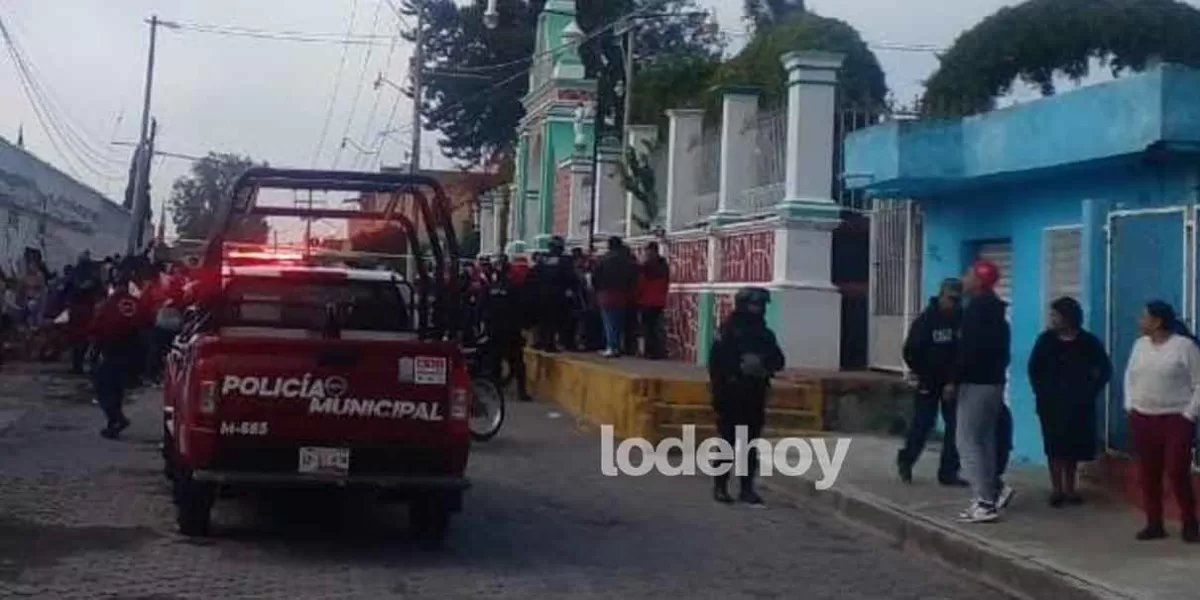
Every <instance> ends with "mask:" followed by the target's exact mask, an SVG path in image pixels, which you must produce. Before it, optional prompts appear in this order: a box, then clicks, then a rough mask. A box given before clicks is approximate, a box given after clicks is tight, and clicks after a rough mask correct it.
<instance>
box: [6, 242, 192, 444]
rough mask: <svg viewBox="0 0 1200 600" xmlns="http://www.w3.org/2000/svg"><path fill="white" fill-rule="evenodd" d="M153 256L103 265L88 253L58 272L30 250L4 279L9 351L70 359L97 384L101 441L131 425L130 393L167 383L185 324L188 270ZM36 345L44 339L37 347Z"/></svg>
mask: <svg viewBox="0 0 1200 600" xmlns="http://www.w3.org/2000/svg"><path fill="white" fill-rule="evenodd" d="M152 255H153V247H150V248H148V249H147V250H146V251H145V252H143V253H141V254H137V255H133V256H128V257H122V256H120V255H112V256H107V257H104V258H101V259H95V258H93V257H92V255H91V253H90V252H88V251H84V252H83V253H81V254H80V256H79V258H78V260H77V261H76V262H75V263H74V264H69V265H64V266H63V267H62V269H61V270H59V271H53V270H51V269H49V268H48V267H47V265H46V263H45V261H44V260H43V259H42V256H41V254H40V253H39V252H38V251H37V250H35V249H29V250H27V251H26V252H25V255H24V256H23V258H22V260H21V261H20V264H19V266H17V267H16V268H14V269H13V272H12V273H11V274H9V273H0V285H3V297H4V311H3V315H2V317H0V318H2V320H3V324H2V327H3V337H4V339H5V342H6V346H9V347H22V348H24V349H25V350H26V351H27V352H28V353H32V354H34V355H35V356H29V358H35V359H43V360H52V359H54V358H56V357H57V356H58V355H59V354H60V353H62V352H68V353H69V354H70V364H71V372H72V373H74V374H77V375H83V374H90V376H91V377H92V381H93V384H94V387H95V401H96V403H97V404H99V405H100V407H101V409H103V411H104V413H105V418H106V423H105V426H104V429H103V430H102V431H101V434H102V435H104V436H105V437H108V438H115V437H117V436H118V435H119V434H120V432H121V431H122V430H124V429H125V428H126V427H128V426H129V421H128V419H126V418H125V416H124V414H123V411H122V401H123V397H124V391H125V389H126V388H127V387H129V386H136V385H141V384H142V383H143V382H157V381H158V380H160V379H161V377H162V374H163V366H164V358H165V355H166V351H167V349H168V347H169V343H170V340H171V339H172V337H173V336H174V334H175V333H176V332H177V331H178V328H179V327H180V325H181V321H182V317H181V315H182V313H181V310H180V308H181V305H182V296H183V293H184V283H185V281H186V277H185V274H184V268H183V267H182V266H179V265H174V264H170V263H166V262H156V261H155V260H153V259H152ZM30 340H38V343H37V344H36V348H32V346H33V344H31V343H30ZM2 354H3V353H0V355H2Z"/></svg>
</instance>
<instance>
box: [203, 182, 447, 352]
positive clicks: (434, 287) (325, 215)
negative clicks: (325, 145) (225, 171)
mask: <svg viewBox="0 0 1200 600" xmlns="http://www.w3.org/2000/svg"><path fill="white" fill-rule="evenodd" d="M265 189H278V190H294V191H321V192H358V193H371V194H386V197H387V198H388V201H387V204H386V205H385V206H384V208H383V210H382V211H379V210H371V211H368V210H353V209H329V208H309V207H303V206H296V207H289V206H260V205H258V203H257V200H258V194H259V192H260V191H261V190H265ZM430 197H432V202H431V201H430ZM402 200H405V201H409V202H412V203H414V204H415V205H416V208H417V211H418V214H419V215H420V217H421V221H423V225H424V229H425V234H426V236H427V237H428V238H429V253H430V255H431V258H432V266H433V272H432V273H430V272H429V269H428V268H427V266H426V263H425V260H424V256H422V252H421V243H420V242H421V240H420V232H419V231H418V229H417V227H416V225H415V224H414V223H413V222H412V220H411V219H409V218H408V217H407V216H405V215H404V214H403V213H401V212H399V211H397V208H399V207H400V202H401V201H402ZM449 206H450V202H449V199H448V198H447V197H446V193H445V190H443V189H442V186H441V184H440V183H438V181H437V180H436V179H434V178H433V177H430V176H427V175H419V174H407V173H387V172H384V173H368V172H356V171H316V170H302V169H274V168H269V167H255V168H252V169H249V170H247V171H246V172H245V173H243V174H242V176H241V177H239V178H238V179H237V181H236V182H235V183H234V185H233V189H232V190H231V193H230V195H229V196H228V197H227V198H226V199H225V201H224V202H222V203H221V205H220V206H219V207H218V209H217V214H216V218H214V219H213V225H212V228H211V230H210V231H209V234H208V237H207V239H206V240H205V247H204V254H203V256H204V258H203V261H202V268H204V269H205V270H206V271H209V272H212V271H214V270H215V272H216V273H217V274H218V275H219V274H220V273H221V272H222V269H223V267H224V265H225V261H226V260H227V258H226V246H227V244H229V243H230V241H229V240H228V237H229V233H230V231H232V230H233V229H234V226H235V225H237V223H238V222H239V221H241V220H242V219H244V218H246V217H249V216H261V217H296V218H301V219H346V220H347V221H349V220H355V221H377V222H383V223H385V224H391V223H399V225H400V228H401V231H402V233H403V234H404V236H405V237H406V238H407V242H408V247H409V249H410V253H411V254H412V257H413V260H414V262H415V263H416V264H415V265H414V266H415V271H416V275H417V281H416V286H415V289H416V292H417V294H416V296H417V303H418V335H419V336H420V337H421V338H422V339H435V340H444V339H458V338H459V337H460V333H461V332H460V331H458V329H460V328H461V326H462V325H461V322H460V321H461V319H460V318H459V316H460V314H461V306H460V303H461V298H460V297H459V295H460V289H461V285H460V284H461V282H460V281H459V273H458V268H457V264H458V258H459V245H458V239H457V237H456V235H455V233H454V225H453V221H452V219H451V215H450V209H449ZM309 252H311V250H308V251H306V255H307V254H308V253H309ZM322 254H324V253H322ZM328 254H330V255H335V254H336V255H337V256H339V257H342V258H353V255H354V253H353V252H351V253H346V252H329V253H328ZM369 254H370V253H363V255H364V256H366V255H369Z"/></svg>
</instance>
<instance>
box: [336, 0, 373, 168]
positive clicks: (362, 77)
mask: <svg viewBox="0 0 1200 600" xmlns="http://www.w3.org/2000/svg"><path fill="white" fill-rule="evenodd" d="M382 12H383V3H382V2H377V3H376V4H375V16H374V17H373V20H372V22H371V33H372V34H374V33H375V32H376V31H377V30H378V29H379V15H380V13H382ZM374 51H375V47H374V46H368V47H367V51H366V52H365V56H364V57H363V64H362V69H360V70H359V72H358V84H357V85H355V88H354V100H352V101H351V102H350V115H349V116H348V117H346V126H345V127H343V128H342V137H341V140H340V142H339V143H338V149H337V154H335V155H334V157H333V170H335V171H336V170H337V168H338V165H339V164H341V162H342V154H343V153H345V151H346V140H347V139H349V137H350V128H351V127H352V126H353V125H354V117H356V116H357V115H358V101H359V100H361V99H362V91H363V86H364V85H365V84H366V82H367V69H368V68H369V67H370V66H371V57H372V56H374V53H375V52H374Z"/></svg>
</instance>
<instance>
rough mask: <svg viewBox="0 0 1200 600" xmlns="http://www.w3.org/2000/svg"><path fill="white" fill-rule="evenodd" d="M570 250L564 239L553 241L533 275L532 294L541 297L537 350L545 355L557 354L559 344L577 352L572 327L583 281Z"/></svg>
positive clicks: (531, 274) (551, 240) (538, 300)
mask: <svg viewBox="0 0 1200 600" xmlns="http://www.w3.org/2000/svg"><path fill="white" fill-rule="evenodd" d="M566 249H567V245H566V242H564V241H563V239H562V237H560V236H557V235H556V236H554V237H553V238H550V244H549V248H548V251H547V253H546V254H545V255H544V256H543V257H542V259H541V260H540V261H538V263H537V264H536V265H534V267H533V270H532V271H531V272H530V278H531V280H532V281H531V283H532V287H533V290H531V291H533V292H534V293H536V294H537V296H536V298H534V301H535V306H537V311H538V319H537V330H536V340H535V345H534V347H535V348H537V349H539V350H542V351H545V352H557V351H558V347H559V345H561V346H562V347H563V349H565V350H567V351H573V350H574V349H575V335H574V332H572V331H568V327H569V326H570V324H571V319H570V316H571V310H572V308H573V306H574V303H575V301H576V298H575V296H576V294H577V293H578V288H579V278H578V276H577V275H576V273H575V264H574V263H573V262H572V261H571V257H569V256H567V255H566ZM556 338H557V343H556V342H555V339H556Z"/></svg>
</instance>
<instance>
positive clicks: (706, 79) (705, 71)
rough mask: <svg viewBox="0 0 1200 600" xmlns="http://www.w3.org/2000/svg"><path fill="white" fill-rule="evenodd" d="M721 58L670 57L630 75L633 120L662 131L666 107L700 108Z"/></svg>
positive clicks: (710, 86)
mask: <svg viewBox="0 0 1200 600" xmlns="http://www.w3.org/2000/svg"><path fill="white" fill-rule="evenodd" d="M720 68H721V61H720V59H719V58H717V57H711V56H686V55H680V56H672V57H668V58H664V59H661V60H657V61H655V62H653V63H651V64H650V65H647V66H646V67H644V68H642V69H641V70H639V71H638V72H637V75H636V76H635V77H634V78H633V106H632V112H633V119H632V122H633V123H634V124H637V125H658V127H659V131H661V132H665V131H666V126H667V115H666V109H670V108H702V107H703V99H704V97H705V96H706V95H707V94H708V93H709V91H710V88H712V86H713V81H714V77H715V76H716V74H717V72H718V70H719V69H720Z"/></svg>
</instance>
